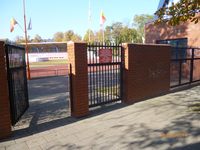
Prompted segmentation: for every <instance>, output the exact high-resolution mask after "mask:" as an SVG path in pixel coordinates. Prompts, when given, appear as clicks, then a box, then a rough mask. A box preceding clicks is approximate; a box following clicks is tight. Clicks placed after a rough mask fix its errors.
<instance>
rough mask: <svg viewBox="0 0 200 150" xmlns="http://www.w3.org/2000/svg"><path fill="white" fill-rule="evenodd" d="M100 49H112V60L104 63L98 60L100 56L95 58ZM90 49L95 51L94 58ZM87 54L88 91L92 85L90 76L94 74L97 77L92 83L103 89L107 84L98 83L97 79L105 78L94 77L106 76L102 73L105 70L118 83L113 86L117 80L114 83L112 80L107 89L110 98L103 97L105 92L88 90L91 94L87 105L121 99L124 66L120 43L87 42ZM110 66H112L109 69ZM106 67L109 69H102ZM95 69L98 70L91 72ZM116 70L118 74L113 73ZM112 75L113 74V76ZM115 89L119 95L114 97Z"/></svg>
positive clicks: (92, 105)
mask: <svg viewBox="0 0 200 150" xmlns="http://www.w3.org/2000/svg"><path fill="white" fill-rule="evenodd" d="M100 49H109V50H111V51H112V62H105V63H102V62H100V58H99V59H98V58H97V56H99V55H98V53H99V52H100ZM90 51H93V52H94V51H95V53H96V54H97V55H96V57H95V58H94V54H93V55H91V54H90ZM113 52H115V53H116V54H117V56H115V55H113ZM87 55H88V56H87V59H88V76H89V81H90V83H88V88H89V90H90V91H91V89H90V86H91V85H92V83H91V81H92V80H91V78H94V76H95V78H97V79H95V81H94V82H93V84H94V85H95V88H97V89H100V90H104V88H106V84H107V83H106V81H104V82H101V83H99V81H102V80H103V79H105V77H96V75H98V76H99V75H100V76H106V75H105V74H104V73H105V72H106V71H108V73H106V74H107V75H109V76H110V75H111V76H112V80H114V77H116V79H117V80H119V82H118V84H117V85H119V88H117V89H115V88H113V87H115V86H116V85H115V84H116V83H115V82H117V81H116V80H114V83H113V82H112V84H111V90H110V88H109V90H108V93H109V94H110V95H111V98H105V97H106V94H102V95H99V94H98V92H90V91H89V92H90V94H92V93H93V94H92V96H90V95H89V107H96V106H101V105H105V104H109V103H113V102H118V101H121V100H122V97H123V68H124V66H123V64H124V63H123V61H124V49H123V47H122V45H121V44H118V43H117V44H116V43H108V44H107V43H89V44H88V45H87ZM114 56H115V57H114ZM115 65H116V66H115ZM110 66H111V67H112V68H111V69H110ZM114 66H115V67H117V70H116V68H113V67H114ZM106 67H109V69H108V70H104V69H106ZM118 67H119V68H118ZM95 69H96V70H98V71H97V72H96V74H95V75H94V74H93V73H91V72H92V71H94V70H95ZM104 71H105V72H104ZM118 71H119V75H115V74H118ZM110 72H111V73H110ZM113 75H115V76H114V77H113ZM102 78H103V79H102ZM118 90H119V91H118ZM116 91H118V92H117V94H119V95H117V97H116V98H114V92H116ZM93 96H94V98H93ZM99 97H100V102H99V101H98V98H99ZM107 97H108V96H107ZM90 103H91V104H90Z"/></svg>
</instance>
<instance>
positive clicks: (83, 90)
mask: <svg viewBox="0 0 200 150" xmlns="http://www.w3.org/2000/svg"><path fill="white" fill-rule="evenodd" d="M67 51H68V60H69V64H70V66H71V67H70V68H71V69H70V70H71V73H70V76H71V77H70V78H71V81H70V82H71V84H72V85H70V87H71V89H70V90H72V91H71V92H70V93H71V95H70V97H71V115H72V116H73V117H83V116H86V115H87V114H88V112H89V103H88V66H87V44H86V43H74V42H69V43H68V44H67Z"/></svg>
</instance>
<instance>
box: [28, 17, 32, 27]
mask: <svg viewBox="0 0 200 150" xmlns="http://www.w3.org/2000/svg"><path fill="white" fill-rule="evenodd" d="M28 30H32V22H31V18H30V21H29V23H28Z"/></svg>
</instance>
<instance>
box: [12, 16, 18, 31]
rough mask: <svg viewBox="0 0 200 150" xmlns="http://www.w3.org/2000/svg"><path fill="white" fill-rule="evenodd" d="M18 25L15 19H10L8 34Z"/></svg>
mask: <svg viewBox="0 0 200 150" xmlns="http://www.w3.org/2000/svg"><path fill="white" fill-rule="evenodd" d="M16 24H18V23H17V21H16V20H15V18H11V20H10V32H13V30H14V27H15V25H16Z"/></svg>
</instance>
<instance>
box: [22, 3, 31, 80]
mask: <svg viewBox="0 0 200 150" xmlns="http://www.w3.org/2000/svg"><path fill="white" fill-rule="evenodd" d="M23 9H24V34H25V43H26V45H25V50H26V63H27V75H28V76H27V78H28V80H30V79H31V76H30V66H29V58H28V37H27V28H26V8H25V0H23Z"/></svg>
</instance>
